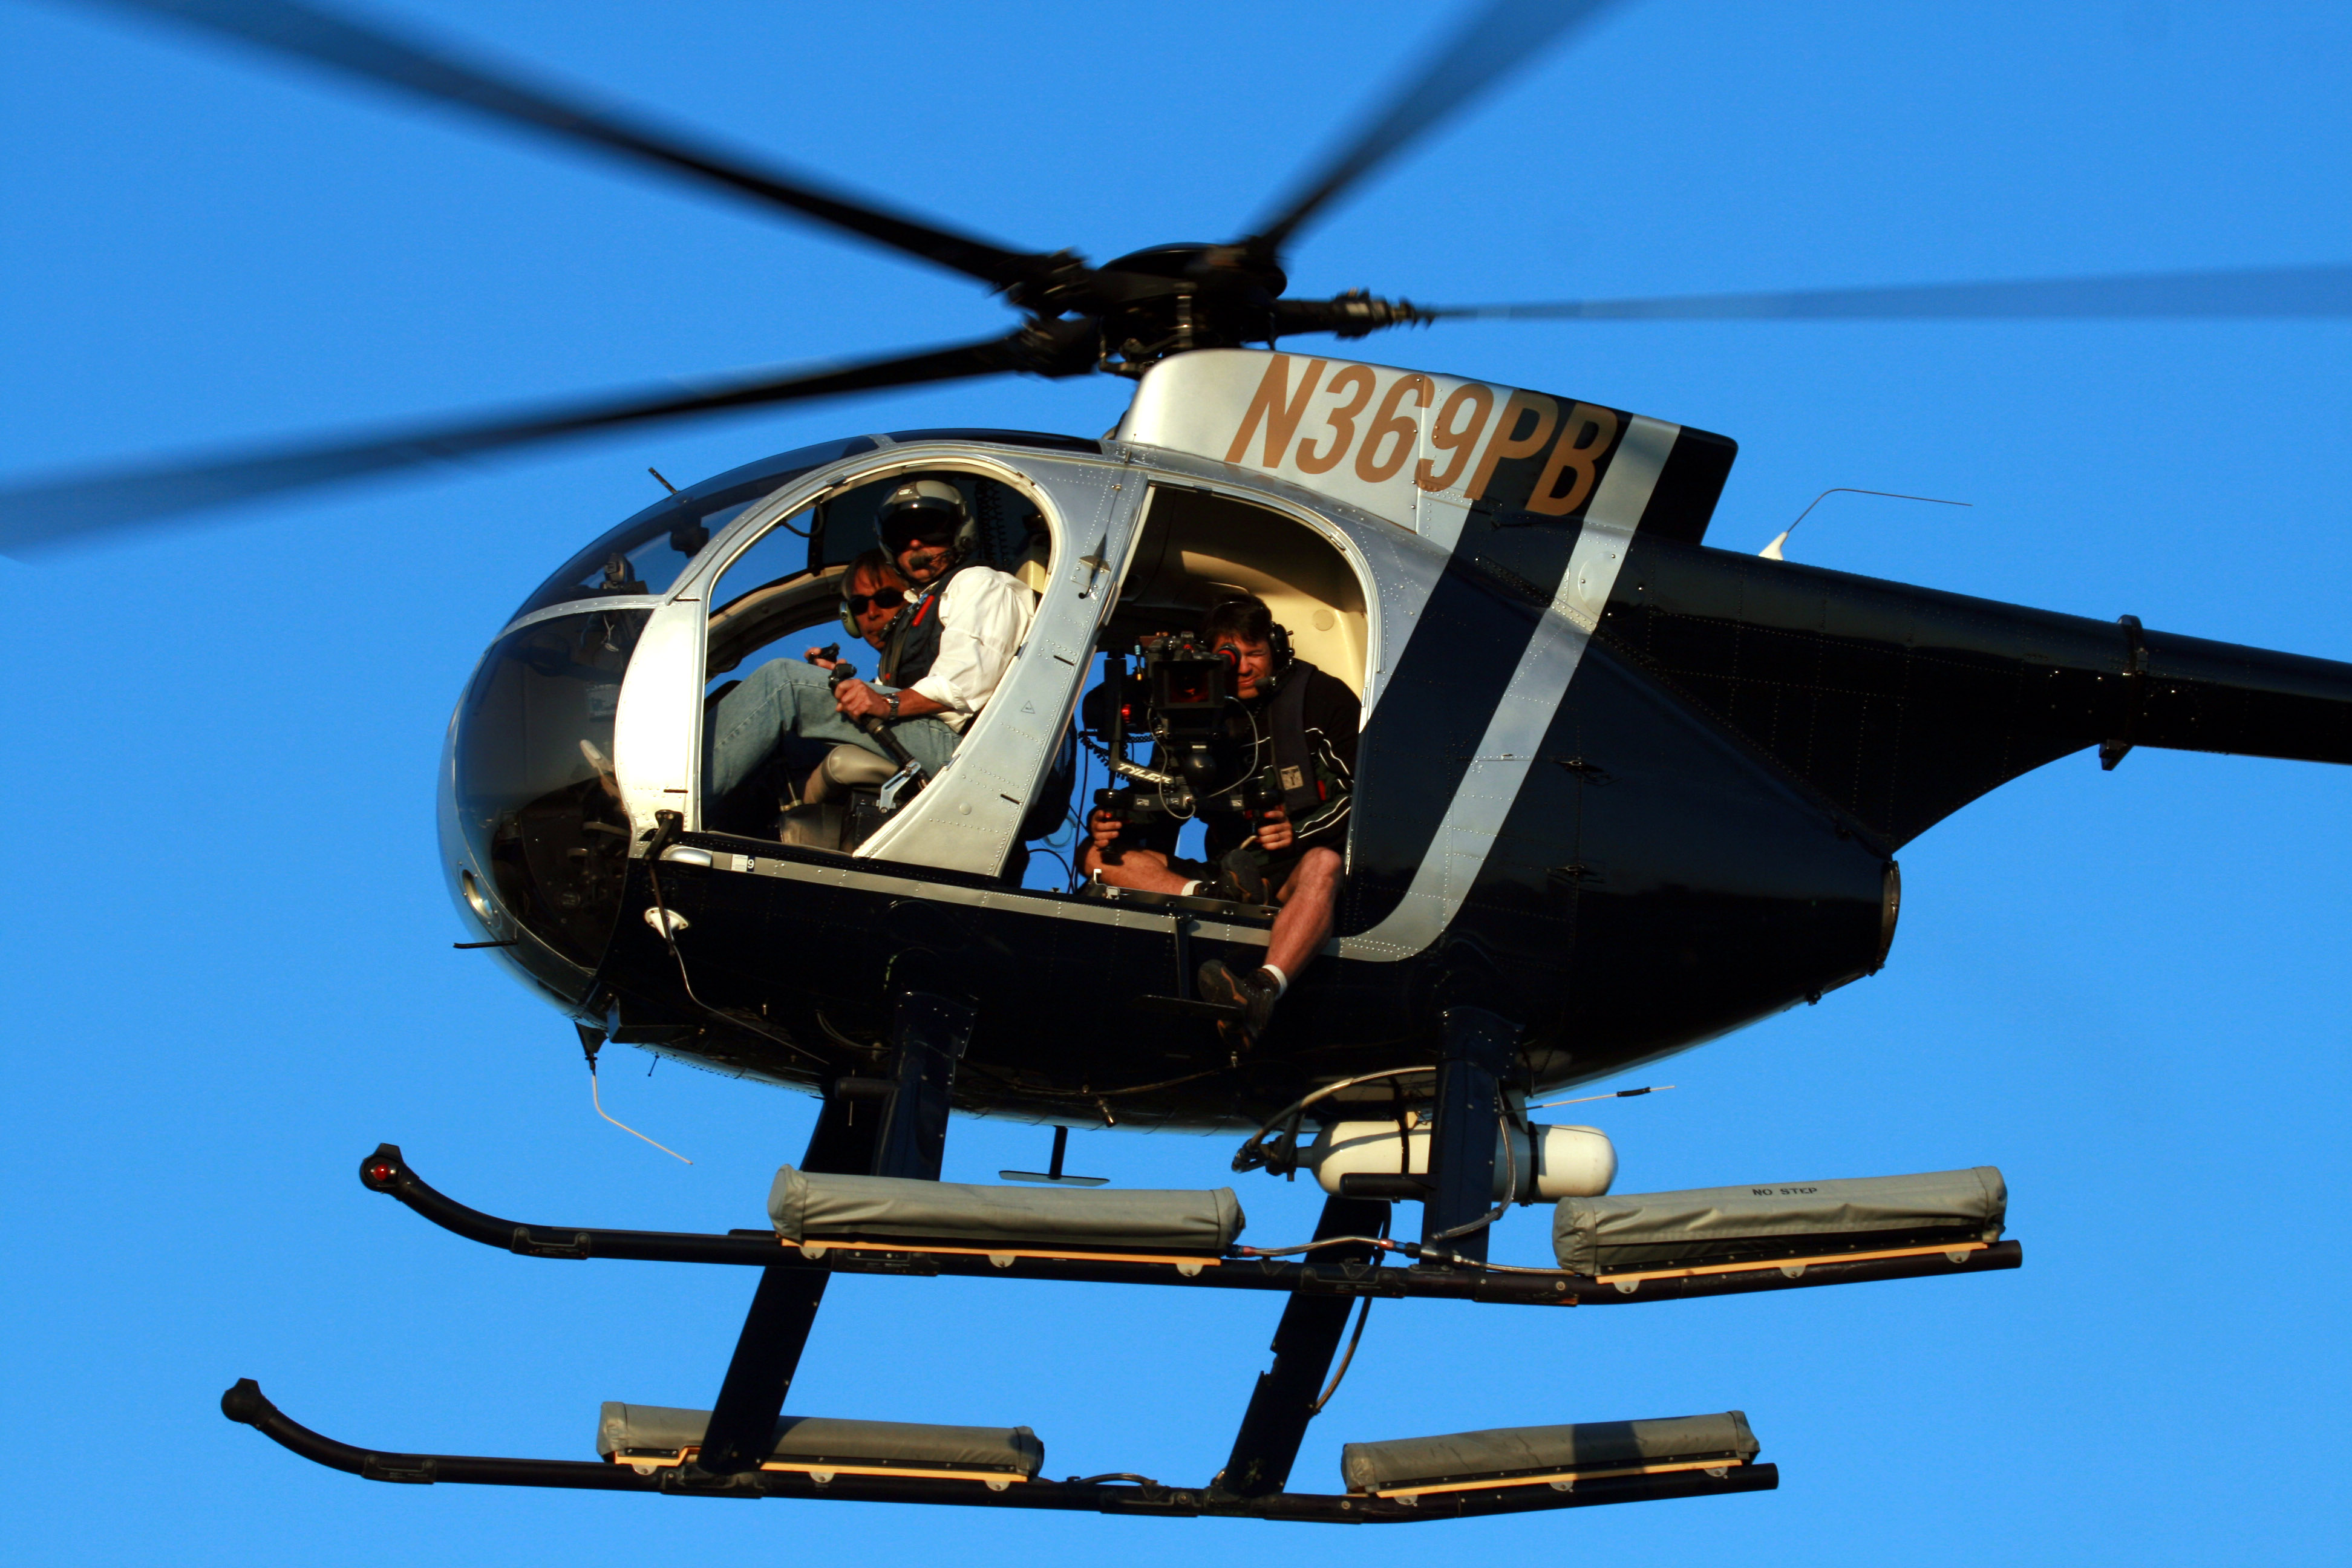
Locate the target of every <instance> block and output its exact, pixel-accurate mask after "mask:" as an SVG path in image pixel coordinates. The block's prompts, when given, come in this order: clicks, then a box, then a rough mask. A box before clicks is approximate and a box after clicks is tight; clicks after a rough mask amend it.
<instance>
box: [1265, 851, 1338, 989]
mask: <svg viewBox="0 0 2352 1568" xmlns="http://www.w3.org/2000/svg"><path fill="white" fill-rule="evenodd" d="M1275 898H1276V901H1277V902H1279V903H1280V904H1281V905H1282V912H1281V913H1280V914H1278V915H1276V916H1275V917H1274V934H1273V937H1272V939H1271V940H1270V941H1268V942H1267V943H1266V947H1265V961H1266V963H1270V964H1272V965H1273V966H1274V967H1275V968H1276V969H1279V970H1281V971H1282V973H1284V974H1285V975H1286V976H1287V977H1288V978H1289V979H1291V980H1293V981H1296V980H1297V978H1298V972H1299V971H1300V970H1302V969H1304V968H1306V967H1307V964H1309V963H1313V962H1314V959H1315V954H1316V952H1317V950H1318V949H1319V948H1321V947H1322V945H1323V942H1324V940H1325V939H1326V938H1328V936H1329V935H1330V934H1331V907H1332V905H1333V904H1334V903H1335V902H1337V901H1338V899H1339V851H1338V850H1336V849H1309V850H1308V851H1307V853H1306V854H1305V855H1303V856H1301V857H1300V858H1299V861H1298V868H1297V870H1295V871H1293V872H1292V873H1291V874H1290V880H1288V881H1286V882H1285V883H1283V885H1282V890H1281V891H1280V892H1278V893H1276V895H1275Z"/></svg>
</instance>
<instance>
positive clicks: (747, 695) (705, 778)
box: [702, 658, 962, 800]
mask: <svg viewBox="0 0 2352 1568" xmlns="http://www.w3.org/2000/svg"><path fill="white" fill-rule="evenodd" d="M831 679H832V678H831V677H830V676H829V675H828V674H827V673H826V672H825V671H824V670H822V669H819V668H817V667H816V666H814V665H813V664H808V663H804V662H803V661H802V660H800V659H796V658H778V659H771V660H770V661H769V662H767V663H766V664H763V665H761V667H760V668H757V669H755V670H753V671H752V672H751V674H749V675H747V676H745V677H744V678H743V679H742V682H741V684H740V685H738V686H737V687H736V688H735V689H734V690H732V691H730V692H729V693H728V694H727V695H726V696H724V697H722V698H720V699H719V705H718V707H717V708H715V709H713V710H712V711H711V714H710V718H709V721H708V722H706V723H705V724H704V726H703V736H702V793H703V797H704V798H705V799H707V800H715V799H717V798H718V797H719V796H720V795H725V794H726V793H727V792H728V791H729V790H731V789H733V788H734V787H735V786H736V785H737V784H741V783H742V782H743V781H744V780H745V779H747V778H749V777H751V774H752V773H753V772H754V771H755V770H757V769H758V767H759V766H760V764H761V763H764V762H766V761H767V760H768V756H769V754H770V753H771V752H773V751H774V750H775V749H776V741H777V739H778V737H780V736H782V735H784V734H787V733H790V734H794V735H798V736H801V737H802V738H803V739H805V740H811V741H830V742H835V744H843V745H851V746H863V747H865V748H866V750H867V751H869V752H873V753H874V754H875V755H876V756H877V757H882V758H885V759H888V760H892V761H895V760H896V759H895V758H891V757H890V753H889V752H887V751H886V750H884V749H883V746H882V742H879V741H877V740H876V739H875V738H874V737H873V736H871V735H869V734H867V733H866V731H863V730H861V729H859V728H858V727H857V726H856V724H855V723H853V722H852V721H850V718H849V715H848V714H846V713H844V712H843V711H842V710H840V709H838V708H836V707H835V706H834V701H833V689H832V687H831V685H830V684H829V682H830V680H831ZM888 689H889V688H887V687H878V688H877V690H884V691H887V690H888ZM890 733H891V735H892V736H893V737H894V738H895V739H896V740H897V741H898V743H899V744H900V745H902V746H904V747H906V748H907V750H908V752H911V753H912V754H913V756H914V758H915V760H916V761H917V762H918V763H921V764H922V766H923V771H924V772H925V773H938V772H939V771H940V769H941V768H942V767H944V766H946V765H947V761H948V759H949V758H950V757H951V756H953V755H954V754H955V749H956V742H958V741H959V740H961V739H962V737H961V736H960V735H958V734H957V733H956V732H955V731H953V730H950V729H949V728H948V727H947V726H946V725H945V724H942V723H941V722H940V721H938V720H937V719H932V718H929V717H926V718H921V719H901V720H899V721H898V722H896V723H894V724H892V725H891V726H890Z"/></svg>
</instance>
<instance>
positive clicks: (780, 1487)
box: [221, 1211, 1780, 1524]
mask: <svg viewBox="0 0 2352 1568" xmlns="http://www.w3.org/2000/svg"><path fill="white" fill-rule="evenodd" d="M468 1212H471V1211H468ZM221 1414H223V1415H226V1416H227V1417H228V1418H229V1419H230V1420H232V1421H241V1422H243V1423H244V1424H246V1425H247V1426H251V1427H253V1428H254V1429H255V1430H257V1431H258V1432H260V1433H261V1434H262V1435H263V1436H266V1437H268V1438H269V1439H270V1440H271V1441H273V1442H275V1443H278V1444H279V1445H280V1446H281V1447H286V1448H289V1449H290V1450H292V1451H293V1452H294V1453H297V1454H299V1455H300V1456H301V1457H302V1458H306V1459H309V1460H310V1461H312V1462H313V1463H316V1464H320V1465H324V1466H326V1467H327V1468H329V1469H333V1470H343V1471H346V1472H348V1473H350V1474H352V1475H355V1476H359V1477H362V1479H367V1480H372V1481H399V1482H405V1483H408V1484H410V1485H420V1486H431V1485H435V1484H455V1485H462V1486H491V1487H554V1488H559V1489H573V1490H586V1491H619V1492H666V1493H668V1494H669V1495H671V1496H673V1497H732V1498H760V1497H784V1498H800V1499H803V1500H826V1499H830V1500H835V1501H837V1502H904V1503H944V1504H949V1505H951V1506H957V1507H963V1508H1027V1509H1051V1510H1061V1511H1065V1512H1077V1513H1109V1514H1133V1515H1149V1516H1156V1517H1160V1518H1168V1519H1195V1518H1200V1517H1202V1516H1212V1517H1217V1518H1225V1519H1268V1520H1289V1521H1297V1522H1302V1523H1318V1524H1412V1523H1416V1522H1419V1521H1429V1520H1441V1519H1471V1518H1478V1517H1482V1516H1485V1515H1489V1514H1506V1513H1532V1512H1538V1511H1543V1510H1550V1509H1560V1508H1594V1507H1598V1506H1601V1505H1602V1504H1606V1503H1621V1502H1650V1501H1659V1500H1666V1499H1670V1498H1689V1497H1718V1496H1725V1495H1728V1494H1730V1493H1733V1492H1758V1491H1771V1490H1773V1489H1776V1488H1778V1487H1779V1486H1780V1470H1779V1469H1778V1468H1776V1467H1774V1466H1771V1465H1731V1466H1727V1467H1726V1468H1723V1469H1722V1470H1720V1471H1713V1470H1682V1471H1675V1472H1671V1473H1668V1474H1664V1475H1651V1476H1613V1477H1601V1478H1595V1479H1590V1480H1580V1481H1578V1482H1577V1483H1576V1485H1575V1486H1574V1487H1573V1488H1572V1489H1569V1490H1565V1491H1562V1490H1556V1489H1553V1488H1551V1487H1548V1486H1526V1487H1512V1488H1506V1489H1496V1490H1492V1491H1471V1492H1458V1493H1452V1494H1447V1495H1443V1496H1426V1497H1422V1498H1418V1499H1412V1500H1405V1499H1395V1498H1379V1497H1370V1496H1350V1495H1344V1494H1320V1493H1312V1492H1277V1493H1275V1494H1274V1495H1272V1496H1269V1497H1251V1498H1243V1497H1235V1496H1234V1495H1232V1494H1230V1493H1227V1492H1223V1491H1219V1490H1215V1489H1210V1488H1204V1487H1167V1486H1161V1485H1160V1484H1159V1483H1158V1482H1156V1481H1143V1480H1138V1479H1134V1478H1129V1477H1124V1476H1122V1477H1117V1478H1111V1479H1087V1480H1079V1479H1071V1480H1066V1481H1050V1480H1046V1479H1043V1478H1040V1479H1036V1480H1032V1481H1024V1482H1021V1483H1019V1484H1017V1485H1013V1486H1008V1487H1006V1488H1005V1489H1003V1491H992V1490H991V1489H988V1488H987V1487H985V1486H982V1485H981V1484H980V1483H979V1482H977V1481H952V1480H929V1479H919V1478H914V1477H908V1478H904V1479H901V1478H898V1477H893V1476H851V1475H837V1476H835V1477H834V1478H833V1479H831V1480H829V1481H819V1480H817V1479H814V1477H811V1476H809V1475H806V1474H804V1473H801V1472H796V1471H778V1470H751V1471H748V1472H745V1473H743V1474H740V1475H734V1476H708V1475H702V1474H699V1473H698V1472H695V1471H689V1470H682V1469H662V1470H656V1471H655V1472H654V1473H653V1474H651V1475H640V1474H638V1473H637V1471H636V1470H635V1468H632V1467H631V1466H628V1465H615V1464H605V1463H602V1462H599V1461H595V1460H588V1459H508V1458H478V1457H476V1456H472V1455H465V1454H381V1453H377V1452H374V1451H373V1450H372V1449H367V1448H355V1447H352V1446H351V1445H350V1444H348V1443H340V1442H337V1441H336V1440H335V1439H334V1438H332V1437H329V1436H324V1435H323V1434H321V1433H318V1432H313V1431H311V1430H310V1428H309V1427H308V1426H303V1425H302V1424H301V1423H299V1422H298V1421H295V1420H293V1419H291V1418H290V1417H289V1416H288V1415H286V1414H285V1413H284V1412H283V1411H281V1410H279V1409H278V1406H277V1405H273V1404H271V1403H270V1402H269V1399H268V1395H266V1394H263V1393H262V1392H261V1387H260V1385H259V1384H257V1383H255V1382H254V1381H253V1380H252V1379H251V1378H249V1377H248V1378H241V1379H239V1380H238V1382H237V1384H236V1386H235V1387H233V1388H231V1389H230V1390H229V1391H228V1392H227V1393H226V1394H222V1395H221Z"/></svg>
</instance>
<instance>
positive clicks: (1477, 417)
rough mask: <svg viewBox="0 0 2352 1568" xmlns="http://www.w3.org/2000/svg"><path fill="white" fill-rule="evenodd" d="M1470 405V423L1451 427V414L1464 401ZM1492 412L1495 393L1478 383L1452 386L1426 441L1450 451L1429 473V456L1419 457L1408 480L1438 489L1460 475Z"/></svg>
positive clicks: (1440, 448) (1424, 487) (1452, 422)
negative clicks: (1443, 462)
mask: <svg viewBox="0 0 2352 1568" xmlns="http://www.w3.org/2000/svg"><path fill="white" fill-rule="evenodd" d="M1465 403H1466V404H1468V405H1470V423H1469V424H1467V425H1465V426H1462V427H1461V428H1460V429H1458V430H1457V429H1455V428H1454V413H1455V411H1456V410H1457V409H1459V408H1461V407H1462V405H1464V404H1465ZM1494 412H1495V395H1494V394H1493V393H1491V392H1489V391H1487V390H1486V387H1484V386H1482V385H1480V384H1478V383H1476V382H1475V381H1473V382H1467V383H1465V384H1463V385H1461V386H1457V387H1455V388H1454V395H1453V396H1451V397H1449V398H1447V399H1446V400H1445V406H1444V407H1443V408H1441V409H1439V410H1438V411H1437V421H1436V423H1435V424H1434V425H1433V426H1430V431H1429V444H1430V445H1431V446H1432V447H1436V448H1437V449H1438V450H1439V451H1441V452H1451V453H1453V454H1454V456H1453V458H1451V459H1450V460H1449V461H1448V462H1447V463H1446V465H1445V471H1444V472H1443V473H1432V472H1431V471H1430V468H1429V459H1428V458H1423V459H1422V460H1421V461H1420V462H1419V463H1418V464H1416V465H1415V466H1414V468H1413V470H1412V482H1413V483H1414V484H1417V485H1419V486H1420V487H1421V488H1422V489H1425V490H1442V489H1445V488H1446V487H1447V486H1448V485H1451V484H1452V483H1453V482H1454V480H1455V479H1460V478H1461V477H1462V470H1463V468H1465V467H1467V466H1468V464H1469V461H1470V454H1471V453H1473V452H1475V451H1476V450H1477V449H1478V437H1480V436H1481V435H1484V434H1485V433H1486V419H1487V416H1489V415H1491V414H1493V413H1494Z"/></svg>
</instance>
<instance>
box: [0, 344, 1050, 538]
mask: <svg viewBox="0 0 2352 1568" xmlns="http://www.w3.org/2000/svg"><path fill="white" fill-rule="evenodd" d="M1027 346H1028V345H1027V343H1026V340H1025V338H1024V335H1023V334H1020V333H1015V334H1014V335H1013V336H1012V337H1008V338H999V339H992V340H991V341H988V342H977V343H966V344H962V345H961V346H958V347H953V348H943V349H932V350H928V351H925V352H922V353H912V354H901V355H898V356H895V357H892V358H889V359H879V360H868V361H864V362H861V363H849V364H842V365H833V366H826V367H823V368H818V369H807V368H803V369H798V370H794V371H793V372H791V373H790V374H776V373H774V372H772V371H771V372H763V373H760V374H751V375H739V376H734V377H730V378H727V379H725V380H721V381H712V382H707V383H704V384H700V385H686V384H680V385H678V386H676V387H672V388H667V389H664V390H659V391H651V392H641V393H637V394H635V395H624V396H619V397H606V398H602V399H598V400H596V401H593V402H583V403H572V404H565V405H554V406H550V407H542V408H539V409H534V410H521V411H517V412H514V413H509V414H507V415H503V416H493V417H489V418H477V419H472V420H467V421H464V422H461V423H452V424H446V425H436V426H412V427H410V428H408V429H405V430H394V431H387V432H381V433H378V434H375V435H372V436H363V437H358V438H356V439H352V438H346V439H343V440H339V441H327V442H320V443H316V444H310V445H304V446H298V447H277V448H274V449H265V450H259V451H246V452H240V453H230V454H226V455H223V456H219V457H213V458H196V459H194V460H190V461H182V462H175V463H165V464H161V465H157V466H154V467H149V468H130V469H124V470H120V471H117V472H114V473H101V474H97V475H85V476H78V477H68V478H62V479H50V480H42V481H37V482H35V483H32V484H26V485H18V486H15V487H12V488H8V489H0V554H5V555H17V556H25V555H33V554H38V553H43V552H48V551H54V550H57V549H59V548H62V547H66V546H69V545H72V544H78V543H84V542H93V541H95V540H97V539H100V538H102V537H105V536H108V535H111V534H115V533H120V532H123V531H129V530H131V529H134V528H140V527H142V526H143V527H152V526H154V525H157V524H160V523H164V522H167V521H176V520H179V519H182V518H184V517H186V516H187V515H188V514H190V513H194V512H200V511H206V510H213V509H215V508H219V507H225V506H229V505H233V504H235V503H236V502H240V501H248V500H258V499H260V498H262V497H265V496H272V495H280V494H286V493H289V492H291V491H295V490H301V489H312V488H315V487H319V486H324V485H331V484H335V483H339V482H342V481H346V480H351V479H362V478H365V477H368V476H372V475H381V474H388V473H393V472H396V471H398V470H401V469H404V468H423V467H427V466H431V465H436V464H441V463H446V462H451V461H454V460H457V459H460V458H469V457H475V456H478V455H482V454H487V453H490V452H497V451H504V450H509V449H512V448H516V447H529V446H533V445H537V444H539V443H541V442H546V441H553V440H558V439H561V438H562V437H567V436H577V435H582V434H584V433H586V432H589V431H594V430H609V429H616V428H619V427H622V426H634V425H646V424H652V423H654V422H656V421H659V420H665V419H678V418H685V417H688V416H693V415H699V414H714V413H719V412H721V411H724V410H728V409H737V408H756V407H763V406H768V405H774V404H781V403H794V402H805V401H808V400H810V399H813V398H820V397H837V396H842V395H847V394H851V393H858V392H877V391H881V390H884V389H886V388H889V387H898V386H916V385H920V384H925V383H929V382H940V381H954V380H960V379H962V378H965V377H969V376H979V375H992V374H998V373H999V372H1003V371H1013V370H1021V369H1024V368H1029V367H1030V365H1031V364H1032V363H1033V356H1032V355H1031V354H1030V353H1028V352H1026V350H1027Z"/></svg>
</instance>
